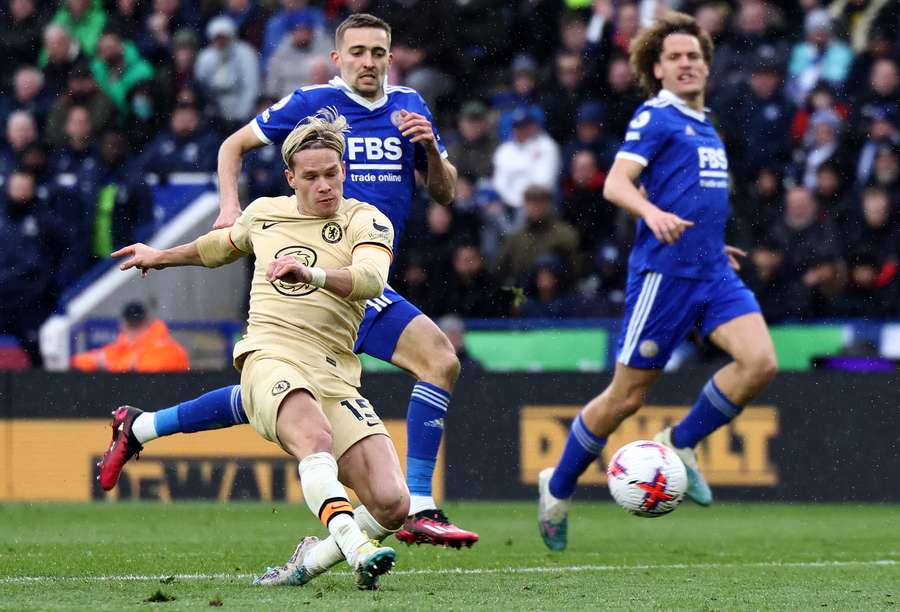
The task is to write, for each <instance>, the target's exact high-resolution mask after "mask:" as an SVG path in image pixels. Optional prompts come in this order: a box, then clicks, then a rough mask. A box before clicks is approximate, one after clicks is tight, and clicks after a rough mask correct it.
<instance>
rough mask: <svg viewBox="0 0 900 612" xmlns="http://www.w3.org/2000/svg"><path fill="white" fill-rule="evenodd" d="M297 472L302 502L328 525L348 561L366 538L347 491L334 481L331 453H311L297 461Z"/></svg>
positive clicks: (335, 477)
mask: <svg viewBox="0 0 900 612" xmlns="http://www.w3.org/2000/svg"><path fill="white" fill-rule="evenodd" d="M299 472H300V486H301V488H302V489H303V497H304V499H305V500H306V505H307V506H309V509H310V510H311V511H312V513H313V514H315V515H316V516H317V517H319V520H320V521H322V523H323V524H324V525H325V526H326V527H327V528H328V531H329V532H330V533H331V535H332V536H333V537H334V539H335V542H337V545H338V548H340V550H341V552H342V553H343V555H344V557H345V558H346V559H347V560H348V562H351V565H352V561H355V559H354V553H355V552H356V549H357V548H359V547H360V546H362V545H363V544H364V543H365V542H366V536H364V535H363V533H362V531H361V530H360V528H359V527H358V526H357V525H356V522H355V521H354V520H353V516H352V514H351V512H352V510H351V506H350V501H349V500H348V499H347V491H346V490H345V489H344V487H343V486H342V485H341V483H340V482H338V467H337V462H336V461H335V460H334V457H333V456H332V455H331V453H325V452H322V453H313V454H312V455H309V456H307V457H305V458H304V459H303V460H302V461H301V462H300V466H299Z"/></svg>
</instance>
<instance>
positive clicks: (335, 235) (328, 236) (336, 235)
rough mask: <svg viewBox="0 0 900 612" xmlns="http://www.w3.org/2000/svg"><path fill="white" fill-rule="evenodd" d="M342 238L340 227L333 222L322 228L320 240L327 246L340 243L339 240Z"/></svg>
mask: <svg viewBox="0 0 900 612" xmlns="http://www.w3.org/2000/svg"><path fill="white" fill-rule="evenodd" d="M343 237H344V230H342V229H341V226H340V225H338V224H337V223H335V222H334V221H329V222H328V223H326V224H325V226H324V227H323V228H322V240H324V241H325V242H327V243H328V244H334V243H336V242H340V241H341V238H343Z"/></svg>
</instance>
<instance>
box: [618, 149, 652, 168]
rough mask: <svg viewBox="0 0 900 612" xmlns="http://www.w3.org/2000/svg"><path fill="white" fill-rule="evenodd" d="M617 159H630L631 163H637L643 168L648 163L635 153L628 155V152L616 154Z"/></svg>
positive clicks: (644, 158)
mask: <svg viewBox="0 0 900 612" xmlns="http://www.w3.org/2000/svg"><path fill="white" fill-rule="evenodd" d="M619 158H622V159H630V160H631V161H633V162H637V163H639V164H640V165H642V166H643V167H645V168H646V167H647V165H648V164H649V163H650V162H648V161H647V158H646V157H644V156H642V155H638V154H637V153H629V152H628V151H619V152H618V153H616V159H619Z"/></svg>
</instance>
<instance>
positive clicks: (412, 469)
mask: <svg viewBox="0 0 900 612" xmlns="http://www.w3.org/2000/svg"><path fill="white" fill-rule="evenodd" d="M449 404H450V393H448V392H447V391H444V390H443V389H441V388H440V387H436V386H434V385H432V384H430V383H427V382H423V381H419V382H417V383H416V384H415V386H414V387H413V390H412V395H411V396H410V397H409V408H407V409H406V484H407V485H408V486H409V493H410V495H423V496H429V497H430V496H431V478H432V476H434V464H435V463H436V462H437V456H438V448H440V446H441V436H442V435H444V415H446V414H447V406H449Z"/></svg>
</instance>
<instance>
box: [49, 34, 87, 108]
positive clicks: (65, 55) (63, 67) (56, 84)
mask: <svg viewBox="0 0 900 612" xmlns="http://www.w3.org/2000/svg"><path fill="white" fill-rule="evenodd" d="M82 57H83V55H82V53H81V49H80V48H79V46H78V43H77V42H75V40H74V39H73V38H72V35H71V34H69V31H68V30H66V29H65V28H64V27H62V26H61V25H58V24H55V23H53V24H50V25H48V26H47V27H46V28H45V29H44V51H43V52H41V56H40V60H39V61H38V64H39V65H40V67H41V70H42V71H43V73H44V86H45V87H46V88H47V91H50V92H52V93H53V94H54V95H58V94H61V93H62V92H64V91H65V90H66V87H68V83H69V73H71V72H72V69H73V68H74V67H75V66H76V65H77V64H78V63H79V62H80V61H81V59H82Z"/></svg>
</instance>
